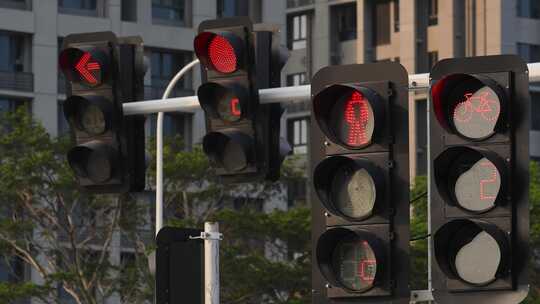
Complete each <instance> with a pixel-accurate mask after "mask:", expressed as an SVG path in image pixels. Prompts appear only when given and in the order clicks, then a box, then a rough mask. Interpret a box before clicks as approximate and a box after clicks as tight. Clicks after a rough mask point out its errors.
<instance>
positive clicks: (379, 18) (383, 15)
mask: <svg viewBox="0 0 540 304" xmlns="http://www.w3.org/2000/svg"><path fill="white" fill-rule="evenodd" d="M374 9H375V14H374V17H375V18H373V22H374V24H373V27H374V30H375V35H373V37H374V40H375V41H374V45H384V44H389V43H390V1H377V2H376V3H375V8H374Z"/></svg>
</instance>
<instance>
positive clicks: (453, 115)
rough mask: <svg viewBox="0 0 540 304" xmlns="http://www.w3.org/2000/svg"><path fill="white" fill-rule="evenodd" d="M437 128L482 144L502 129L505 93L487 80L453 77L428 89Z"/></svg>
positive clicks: (493, 82)
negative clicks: (438, 126)
mask: <svg viewBox="0 0 540 304" xmlns="http://www.w3.org/2000/svg"><path fill="white" fill-rule="evenodd" d="M431 96H432V100H433V109H434V112H435V115H436V117H437V120H438V122H439V124H440V125H441V126H442V127H443V128H445V129H446V130H447V131H449V132H452V133H454V134H456V135H458V136H460V137H463V138H465V139H468V140H475V141H478V140H484V139H486V138H489V137H491V136H492V135H494V134H495V133H498V132H499V131H501V128H502V127H503V126H504V124H503V118H504V114H505V113H504V109H505V93H504V91H503V89H502V88H500V87H499V86H498V85H497V84H496V83H495V81H493V80H492V79H489V78H487V77H479V76H473V75H468V74H452V75H449V76H447V77H445V78H443V79H441V80H439V81H438V82H437V83H436V84H435V85H434V86H433V87H432V89H431Z"/></svg>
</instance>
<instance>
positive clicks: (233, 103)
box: [231, 98, 242, 117]
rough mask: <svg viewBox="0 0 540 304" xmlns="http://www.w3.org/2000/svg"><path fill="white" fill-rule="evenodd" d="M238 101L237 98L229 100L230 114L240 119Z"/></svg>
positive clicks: (240, 112) (240, 113)
mask: <svg viewBox="0 0 540 304" xmlns="http://www.w3.org/2000/svg"><path fill="white" fill-rule="evenodd" d="M239 105H240V100H239V99H238V98H233V99H231V113H232V115H234V116H237V117H240V115H242V111H241V110H240V109H239V107H238V106H239Z"/></svg>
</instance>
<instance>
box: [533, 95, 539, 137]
mask: <svg viewBox="0 0 540 304" xmlns="http://www.w3.org/2000/svg"><path fill="white" fill-rule="evenodd" d="M531 113H532V115H531V130H536V131H540V92H531Z"/></svg>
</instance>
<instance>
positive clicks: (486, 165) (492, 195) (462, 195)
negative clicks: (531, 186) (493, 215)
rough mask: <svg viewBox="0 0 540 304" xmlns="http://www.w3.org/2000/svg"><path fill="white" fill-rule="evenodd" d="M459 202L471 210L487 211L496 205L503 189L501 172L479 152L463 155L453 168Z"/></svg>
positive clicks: (461, 205)
mask: <svg viewBox="0 0 540 304" xmlns="http://www.w3.org/2000/svg"><path fill="white" fill-rule="evenodd" d="M450 176H453V177H454V178H455V186H454V195H455V198H456V202H457V204H458V205H459V206H460V207H462V208H464V209H466V210H469V211H474V212H485V211H488V210H490V209H492V208H494V207H495V201H496V200H497V196H498V194H499V191H500V190H501V174H500V172H499V170H498V169H497V167H496V166H495V164H494V163H493V162H491V161H490V160H489V159H487V158H485V157H482V156H481V155H479V154H477V155H475V154H470V153H468V154H467V155H462V156H461V157H459V158H458V159H457V160H456V161H455V162H454V164H453V165H452V168H451V173H450Z"/></svg>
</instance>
